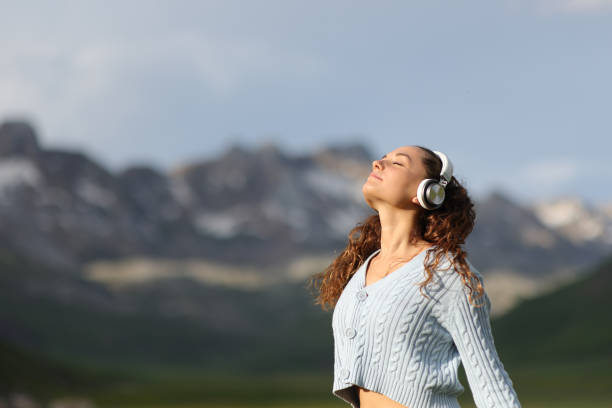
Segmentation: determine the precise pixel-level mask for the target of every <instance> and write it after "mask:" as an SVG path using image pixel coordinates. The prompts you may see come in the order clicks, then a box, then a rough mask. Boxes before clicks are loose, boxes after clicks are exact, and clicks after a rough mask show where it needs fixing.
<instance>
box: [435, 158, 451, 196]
mask: <svg viewBox="0 0 612 408" xmlns="http://www.w3.org/2000/svg"><path fill="white" fill-rule="evenodd" d="M433 152H434V153H435V154H436V155H437V156H438V157H439V158H440V160H442V170H441V171H440V184H442V187H444V188H446V185H447V184H448V183H450V181H451V178H452V177H453V163H451V161H450V159H449V158H448V156H446V155H445V154H444V153H442V152H439V151H437V150H434V151H433Z"/></svg>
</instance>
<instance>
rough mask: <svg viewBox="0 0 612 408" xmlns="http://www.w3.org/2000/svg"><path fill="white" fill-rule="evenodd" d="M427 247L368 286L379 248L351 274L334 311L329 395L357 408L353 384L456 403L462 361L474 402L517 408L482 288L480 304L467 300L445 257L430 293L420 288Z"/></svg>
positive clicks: (432, 405)
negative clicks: (482, 303)
mask: <svg viewBox="0 0 612 408" xmlns="http://www.w3.org/2000/svg"><path fill="white" fill-rule="evenodd" d="M433 250H434V249H433V248H428V249H426V250H423V251H421V252H420V253H419V254H417V255H416V256H415V257H414V258H412V259H411V260H410V261H408V262H407V263H405V264H403V265H402V266H400V267H399V268H397V269H396V270H394V271H393V272H391V273H390V274H388V275H387V276H385V277H384V278H382V279H379V280H377V281H376V282H374V283H372V284H370V285H367V286H366V284H365V283H366V279H365V278H366V269H367V266H368V264H369V262H370V259H372V257H373V256H374V255H376V254H377V253H378V252H379V251H380V249H377V250H376V251H374V252H373V253H372V254H370V255H369V256H368V258H367V259H366V260H365V261H364V262H363V264H362V265H361V266H360V267H359V268H358V269H357V271H356V272H355V273H354V274H353V275H352V276H351V278H350V279H349V281H348V283H347V284H346V286H345V288H344V290H343V291H342V294H341V295H340V298H339V299H338V302H337V303H336V306H335V307H334V311H333V316H332V331H333V336H334V383H333V390H332V392H333V394H334V395H335V396H337V397H339V398H341V399H342V400H344V401H346V402H347V403H349V404H350V405H351V406H352V407H354V408H357V407H359V406H360V405H359V397H358V390H357V388H356V387H355V386H356V385H357V386H360V387H363V388H366V389H368V390H372V391H375V392H378V393H381V394H383V395H385V396H387V397H389V398H391V399H392V400H394V401H396V402H399V403H400V404H402V405H404V406H407V407H409V408H449V407H453V408H456V407H459V403H458V400H457V396H458V395H460V394H462V393H463V392H464V390H465V389H464V387H463V385H462V384H461V383H460V382H459V378H458V372H457V370H458V368H459V365H460V364H463V366H464V368H465V372H466V376H467V379H468V382H469V385H470V389H471V391H472V395H473V397H474V402H475V403H476V406H477V407H478V408H505V407H513V408H520V407H521V404H520V402H519V400H518V397H517V394H516V392H515V390H514V388H513V383H512V380H511V379H510V377H509V375H508V373H507V372H506V370H505V369H504V366H503V364H502V362H501V361H500V358H499V356H498V354H497V351H496V348H495V344H494V339H493V334H492V331H491V325H490V318H489V314H490V310H491V302H490V300H489V297H488V295H487V294H486V291H485V294H484V295H483V297H482V298H478V299H475V300H474V301H475V303H481V302H482V301H483V300H484V302H485V306H482V307H480V308H477V307H475V306H473V305H472V304H470V303H469V300H468V294H469V289H468V288H467V287H466V286H465V284H464V283H463V281H462V280H461V277H460V276H459V274H458V273H457V272H456V271H455V270H454V268H453V267H452V265H451V264H450V262H449V259H448V257H446V256H444V257H443V258H442V261H441V262H440V264H439V265H438V268H436V272H435V274H434V277H433V280H432V281H431V282H430V283H429V284H428V285H427V286H425V287H424V288H423V293H425V294H426V295H428V296H429V297H430V298H426V297H424V296H423V295H422V294H421V292H420V291H419V287H418V286H417V284H418V283H419V282H422V281H423V280H424V279H425V277H426V273H425V267H424V260H425V257H426V254H427V252H429V251H433ZM430 258H431V259H433V254H432V255H430ZM466 262H467V263H468V266H469V267H470V269H471V271H472V272H473V273H474V274H476V275H477V276H478V277H479V278H481V279H482V275H481V274H480V272H479V271H478V270H477V269H476V268H474V266H473V265H472V264H471V262H470V261H469V260H467V261H466ZM483 287H484V282H483Z"/></svg>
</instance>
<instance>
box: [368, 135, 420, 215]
mask: <svg viewBox="0 0 612 408" xmlns="http://www.w3.org/2000/svg"><path fill="white" fill-rule="evenodd" d="M423 154H424V152H423V150H422V149H420V148H419V147H416V146H402V147H398V148H397V149H395V150H393V151H391V152H389V153H387V154H386V155H384V156H383V157H382V158H381V159H379V160H374V161H373V162H372V173H370V175H369V176H368V179H367V180H366V182H365V183H364V185H363V187H362V189H361V190H362V192H363V196H364V198H365V200H366V202H367V203H368V205H369V206H370V207H372V208H373V209H374V210H377V211H378V208H379V206H380V205H389V206H393V207H397V208H401V209H406V208H411V207H414V206H415V205H416V206H419V205H420V204H419V201H418V199H417V198H416V193H417V188H418V186H419V183H420V182H421V180H423V179H424V178H426V174H425V167H424V166H423V162H422V157H423Z"/></svg>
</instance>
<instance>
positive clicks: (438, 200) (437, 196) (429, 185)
mask: <svg viewBox="0 0 612 408" xmlns="http://www.w3.org/2000/svg"><path fill="white" fill-rule="evenodd" d="M434 153H435V154H436V155H437V156H438V157H439V158H440V160H442V170H441V171H440V180H435V179H423V181H421V183H420V184H419V187H418V189H417V198H418V199H419V203H420V204H421V207H423V208H425V209H426V210H435V209H436V208H439V207H440V206H441V205H442V203H443V202H444V198H445V197H446V193H445V188H446V185H447V184H448V183H450V180H451V177H453V163H451V161H450V159H449V158H448V157H447V156H446V155H445V154H444V153H442V152H439V151H437V150H434Z"/></svg>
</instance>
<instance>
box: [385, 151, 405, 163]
mask: <svg viewBox="0 0 612 408" xmlns="http://www.w3.org/2000/svg"><path fill="white" fill-rule="evenodd" d="M396 155H397V156H399V155H402V156H406V157H407V158H408V159H410V163H412V157H410V156H408V155H407V154H406V153H396ZM385 157H387V155H386V154H384V155H383V157H381V159H384V158H385Z"/></svg>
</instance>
